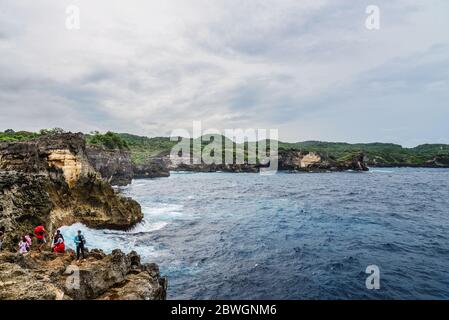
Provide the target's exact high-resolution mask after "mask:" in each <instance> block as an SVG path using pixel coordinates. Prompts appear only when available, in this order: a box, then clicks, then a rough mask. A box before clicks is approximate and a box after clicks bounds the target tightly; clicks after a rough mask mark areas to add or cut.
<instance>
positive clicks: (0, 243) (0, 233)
mask: <svg viewBox="0 0 449 320" xmlns="http://www.w3.org/2000/svg"><path fill="white" fill-rule="evenodd" d="M4 236H5V227H3V226H1V227H0V251H2V246H3V238H4Z"/></svg>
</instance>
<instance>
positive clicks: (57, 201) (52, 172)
mask: <svg viewBox="0 0 449 320" xmlns="http://www.w3.org/2000/svg"><path fill="white" fill-rule="evenodd" d="M0 187H1V189H0V225H2V226H4V227H5V228H6V239H5V246H7V247H8V246H9V247H10V246H11V245H12V244H13V243H17V238H18V236H19V235H22V234H23V233H24V232H25V231H26V232H30V231H32V230H33V229H32V228H33V226H36V225H37V224H44V225H45V226H46V227H47V229H48V230H50V231H51V230H52V229H54V228H56V227H59V226H60V225H66V224H72V223H74V222H82V223H84V224H86V225H88V226H90V227H93V228H114V229H127V228H130V227H132V226H133V225H135V224H136V223H137V222H139V221H140V220H141V219H142V217H143V215H142V212H141V208H140V205H139V204H138V203H137V202H135V201H134V200H132V199H130V198H124V197H122V196H120V195H118V194H116V192H115V191H114V189H113V188H112V187H111V186H110V184H109V183H107V182H106V181H104V180H102V179H101V178H100V175H99V174H98V173H97V171H96V170H95V169H94V168H93V167H92V166H91V165H90V163H89V160H88V158H87V156H86V152H85V142H84V137H83V135H82V134H72V133H67V134H57V135H51V136H43V137H40V138H37V139H34V140H30V141H26V142H1V143H0Z"/></svg>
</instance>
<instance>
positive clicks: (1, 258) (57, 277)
mask: <svg viewBox="0 0 449 320" xmlns="http://www.w3.org/2000/svg"><path fill="white" fill-rule="evenodd" d="M166 290H167V279H166V278H163V277H161V276H160V273H159V268H158V267H157V265H155V264H142V263H141V262H140V257H139V256H138V255H137V254H136V253H135V252H131V253H130V254H128V255H125V254H124V253H123V252H121V251H120V250H114V251H113V252H112V253H111V254H109V255H107V254H105V253H103V252H102V251H101V250H92V251H91V252H90V253H88V257H87V260H86V261H84V262H82V263H81V265H76V264H75V262H74V253H73V251H69V252H68V253H66V254H64V255H57V254H54V253H49V252H44V253H41V254H37V253H31V255H27V256H22V255H18V254H15V253H0V300H72V299H74V300H86V299H99V300H163V299H165V297H166Z"/></svg>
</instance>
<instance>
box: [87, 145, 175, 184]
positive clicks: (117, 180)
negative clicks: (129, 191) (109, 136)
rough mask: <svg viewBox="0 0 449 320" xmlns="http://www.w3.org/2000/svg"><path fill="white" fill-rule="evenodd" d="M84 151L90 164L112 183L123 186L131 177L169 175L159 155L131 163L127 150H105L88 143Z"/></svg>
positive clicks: (142, 177) (143, 177)
mask: <svg viewBox="0 0 449 320" xmlns="http://www.w3.org/2000/svg"><path fill="white" fill-rule="evenodd" d="M86 153H87V156H88V158H89V162H90V164H91V165H92V166H93V167H94V168H95V169H96V170H97V171H98V172H99V173H100V175H101V177H102V178H103V179H104V180H106V181H107V182H109V183H110V184H112V185H119V186H125V185H128V184H130V183H131V181H132V179H146V178H158V177H168V176H170V171H169V169H168V168H167V167H166V165H165V163H164V162H163V161H162V159H161V158H160V157H154V158H149V159H147V160H146V161H145V162H144V163H142V164H138V165H136V164H133V163H132V161H131V155H130V152H129V151H125V150H107V149H105V148H102V147H98V146H94V145H89V146H87V147H86Z"/></svg>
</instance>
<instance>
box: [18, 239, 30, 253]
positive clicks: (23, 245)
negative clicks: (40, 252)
mask: <svg viewBox="0 0 449 320" xmlns="http://www.w3.org/2000/svg"><path fill="white" fill-rule="evenodd" d="M28 251H30V246H29V245H28V242H27V239H26V238H25V236H23V237H22V239H21V240H20V242H19V253H20V254H27V253H28Z"/></svg>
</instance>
